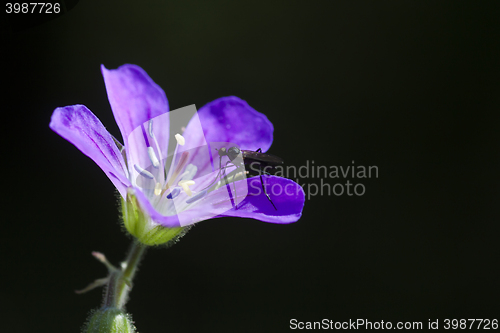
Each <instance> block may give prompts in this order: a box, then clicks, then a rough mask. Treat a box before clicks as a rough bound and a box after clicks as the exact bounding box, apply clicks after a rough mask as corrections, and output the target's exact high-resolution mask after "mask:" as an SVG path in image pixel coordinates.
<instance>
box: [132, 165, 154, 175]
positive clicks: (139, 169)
mask: <svg viewBox="0 0 500 333" xmlns="http://www.w3.org/2000/svg"><path fill="white" fill-rule="evenodd" d="M134 168H135V170H136V171H137V172H138V173H139V174H140V175H141V176H143V177H146V178H148V179H154V178H155V177H154V176H153V174H152V173H151V172H149V171H147V170H144V169H143V168H141V167H140V166H138V165H137V164H134Z"/></svg>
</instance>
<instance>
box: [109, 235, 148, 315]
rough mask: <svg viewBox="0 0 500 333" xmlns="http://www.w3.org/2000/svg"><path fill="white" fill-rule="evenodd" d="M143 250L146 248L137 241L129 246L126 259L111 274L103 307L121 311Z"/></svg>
mask: <svg viewBox="0 0 500 333" xmlns="http://www.w3.org/2000/svg"><path fill="white" fill-rule="evenodd" d="M145 250H146V246H145V245H143V244H141V243H139V242H138V241H134V242H133V243H132V244H131V245H130V250H129V252H128V256H127V259H126V260H125V261H124V262H123V263H122V266H121V267H120V269H117V270H115V271H113V272H111V275H110V277H109V281H108V285H107V287H106V293H105V295H104V300H103V306H105V307H115V308H117V309H120V310H123V308H124V307H125V304H126V303H127V300H128V294H129V293H130V291H131V290H132V280H133V279H134V275H135V273H136V271H137V267H138V266H139V262H140V261H141V259H142V257H143V256H144V253H145Z"/></svg>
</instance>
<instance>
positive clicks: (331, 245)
mask: <svg viewBox="0 0 500 333" xmlns="http://www.w3.org/2000/svg"><path fill="white" fill-rule="evenodd" d="M71 6H73V8H71V9H69V10H68V11H67V12H66V13H64V14H63V15H59V16H58V17H56V18H54V19H52V20H49V21H46V22H40V24H38V25H34V26H30V23H29V22H30V19H29V18H25V17H20V15H22V14H16V15H18V16H13V14H5V13H3V12H2V15H3V16H2V20H3V22H2V47H1V51H0V52H1V56H2V64H3V68H4V69H3V71H2V76H1V77H2V83H3V88H2V92H1V95H2V97H1V101H2V115H3V116H4V119H3V120H2V128H3V130H2V137H3V140H2V142H3V145H2V154H3V163H2V170H3V174H4V180H5V182H4V185H5V186H4V187H3V194H2V207H3V208H2V222H1V223H2V228H1V229H2V232H1V233H0V249H1V250H0V251H1V252H0V253H1V258H2V267H3V268H2V269H1V277H0V281H1V283H2V288H0V297H1V300H2V302H1V303H2V305H0V307H1V309H2V310H1V311H0V313H1V314H2V315H1V316H2V319H1V322H2V328H3V330H5V331H9V332H78V331H79V329H80V326H81V325H82V324H83V323H84V321H85V319H86V317H87V313H88V311H89V310H90V309H93V308H96V307H98V306H99V304H100V302H101V296H102V295H101V291H100V290H93V291H91V292H89V293H87V294H84V295H76V294H74V290H75V289H81V288H83V287H84V286H86V285H87V284H88V283H90V282H91V281H93V280H94V279H96V278H101V277H104V276H105V275H106V270H105V268H104V266H102V265H101V264H99V263H98V262H97V261H96V260H95V259H94V258H93V257H92V256H91V255H90V253H91V251H101V252H103V253H105V254H106V255H107V257H108V258H109V259H110V260H111V261H112V262H113V263H115V264H117V263H118V262H119V261H120V260H122V259H123V258H124V256H125V252H126V250H127V248H128V244H129V241H130V240H129V239H128V238H127V236H126V235H125V234H124V233H123V232H122V231H121V228H120V224H119V220H118V206H117V197H116V194H115V191H114V187H113V185H112V183H111V182H110V181H109V180H108V179H107V177H106V176H105V174H104V173H103V172H102V171H101V170H100V169H99V167H98V166H97V165H95V164H94V162H93V161H92V160H90V159H89V158H88V157H86V156H84V155H83V154H82V153H81V152H80V151H78V150H77V149H76V148H75V147H74V146H73V145H71V144H70V143H69V142H67V141H65V140H64V139H62V138H61V137H59V136H58V135H57V134H55V133H54V132H52V131H51V130H50V129H49V127H48V124H49V121H50V116H51V114H52V111H53V110H54V109H55V108H56V107H59V106H65V105H72V104H85V105H86V106H87V107H88V108H89V109H91V110H92V111H93V112H94V113H95V114H96V115H97V117H98V118H100V120H101V121H102V122H103V124H104V125H105V126H106V127H107V129H108V130H109V131H110V132H111V133H112V134H113V135H114V136H116V137H118V138H119V137H120V132H119V130H118V127H117V125H116V123H115V121H114V118H113V115H112V112H111V109H110V107H109V103H108V101H107V96H106V91H105V87H104V82H103V79H102V77H101V73H100V68H99V66H100V64H104V65H105V66H106V67H107V68H117V67H118V66H120V65H122V64H124V63H133V64H137V65H139V66H141V67H142V68H144V69H145V70H146V71H147V72H148V74H149V75H150V76H151V77H152V78H153V80H155V82H156V83H158V84H159V85H160V86H161V87H162V88H163V89H164V90H165V92H166V94H167V97H168V99H169V103H170V107H171V109H177V108H180V107H183V106H186V105H190V104H196V106H197V107H198V109H199V108H200V107H202V106H203V105H204V104H206V103H207V102H210V101H212V100H214V99H216V98H219V97H222V96H228V95H236V96H238V97H240V98H242V99H244V100H246V101H247V102H248V103H249V104H250V105H251V106H252V107H253V108H255V109H256V110H258V111H260V112H262V113H264V114H265V115H266V116H267V117H268V118H269V120H270V121H271V122H272V123H273V124H274V128H275V132H274V142H273V146H272V147H271V149H270V151H269V152H270V153H272V154H275V155H278V156H280V157H282V158H283V159H284V160H285V161H286V163H287V165H294V166H296V167H299V166H302V165H305V164H306V161H309V163H311V161H314V163H315V165H325V166H333V165H335V166H344V167H345V166H349V165H352V161H354V163H355V164H356V165H365V166H378V170H379V177H378V178H373V177H372V178H371V179H364V180H360V179H353V180H351V183H358V182H361V183H362V184H364V186H365V188H366V192H365V194H364V195H363V196H355V195H354V196H347V195H345V194H344V195H342V196H336V195H333V194H331V193H330V195H327V194H324V195H323V196H314V197H311V198H310V200H307V201H306V203H305V207H304V211H303V216H302V218H301V219H300V220H299V221H298V222H297V223H294V224H290V225H274V224H269V223H264V222H260V221H256V220H250V219H237V218H221V219H215V220H209V221H204V222H202V223H199V224H197V225H196V226H195V227H194V228H193V229H192V230H191V231H190V232H189V233H188V234H187V235H186V236H185V237H184V238H183V239H182V240H181V241H180V242H179V243H178V244H176V245H174V246H173V247H171V248H168V249H165V248H159V249H151V250H150V251H149V252H148V253H147V255H146V257H145V260H144V261H143V263H142V266H141V268H140V271H139V272H138V275H137V276H136V279H135V285H134V289H133V291H132V293H131V299H130V302H129V303H128V307H127V309H128V310H129V312H131V313H132V315H133V318H134V320H135V322H136V325H137V327H138V329H139V331H140V332H167V331H168V332H200V331H204V332H215V331H216V332H285V331H289V330H290V320H291V319H297V320H298V321H320V320H322V319H325V318H326V319H330V320H334V321H346V320H349V319H352V320H356V319H358V318H360V319H367V320H371V321H381V320H384V321H392V322H393V323H394V324H395V323H396V322H398V321H422V322H423V323H424V325H427V322H428V320H429V319H430V320H433V321H435V320H436V319H438V320H439V321H440V325H442V323H443V321H444V320H445V319H462V318H466V319H467V318H485V319H494V318H497V319H498V314H499V313H500V305H499V302H498V299H499V296H500V290H499V280H500V274H499V270H498V266H499V260H500V245H499V242H498V237H499V232H500V210H499V204H500V176H499V174H498V173H499V170H500V149H499V148H500V133H499V130H498V129H499V126H500V125H499V118H500V117H499V108H500V94H499V91H500V81H499V74H500V67H499V59H500V47H499V40H500V21H499V19H498V18H499V16H500V8H499V7H500V3H499V2H497V1H482V2H473V1H441V2H431V1H425V2H422V1H378V2H373V1H356V2H353V1H252V2H244V1H222V0H220V1H210V2H208V1H194V0H188V1H149V2H142V3H140V2H137V1H130V0H122V1H106V2H103V1H97V0H83V1H79V2H78V3H76V4H75V3H73V4H70V2H68V8H70V7H71ZM2 10H3V9H2ZM23 20H24V21H23ZM26 22H28V23H26ZM320 181H321V180H320V179H319V178H301V179H299V183H300V184H306V185H305V186H306V188H307V186H308V185H307V184H320ZM323 182H328V183H329V184H331V185H334V184H336V183H339V182H340V183H345V179H326V180H323ZM306 195H307V193H306ZM441 327H442V326H441Z"/></svg>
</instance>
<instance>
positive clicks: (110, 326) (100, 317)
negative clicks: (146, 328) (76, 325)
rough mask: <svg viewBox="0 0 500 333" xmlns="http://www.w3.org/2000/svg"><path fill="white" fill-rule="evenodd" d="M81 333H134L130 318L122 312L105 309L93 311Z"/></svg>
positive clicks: (110, 308)
mask: <svg viewBox="0 0 500 333" xmlns="http://www.w3.org/2000/svg"><path fill="white" fill-rule="evenodd" d="M82 332H83V333H134V332H135V326H134V325H133V321H132V317H131V316H130V315H129V314H126V313H124V312H123V311H121V310H119V309H117V308H113V307H105V308H101V309H99V310H96V311H93V312H92V313H91V315H90V318H89V320H88V322H87V324H86V326H85V327H84V329H83V331H82Z"/></svg>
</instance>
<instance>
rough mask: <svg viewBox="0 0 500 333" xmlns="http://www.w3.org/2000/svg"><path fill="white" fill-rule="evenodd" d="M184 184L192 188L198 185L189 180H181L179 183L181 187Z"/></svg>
mask: <svg viewBox="0 0 500 333" xmlns="http://www.w3.org/2000/svg"><path fill="white" fill-rule="evenodd" d="M182 184H186V185H188V186H192V185H194V184H196V183H195V182H194V180H190V179H187V180H181V181H180V182H179V186H182Z"/></svg>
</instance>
